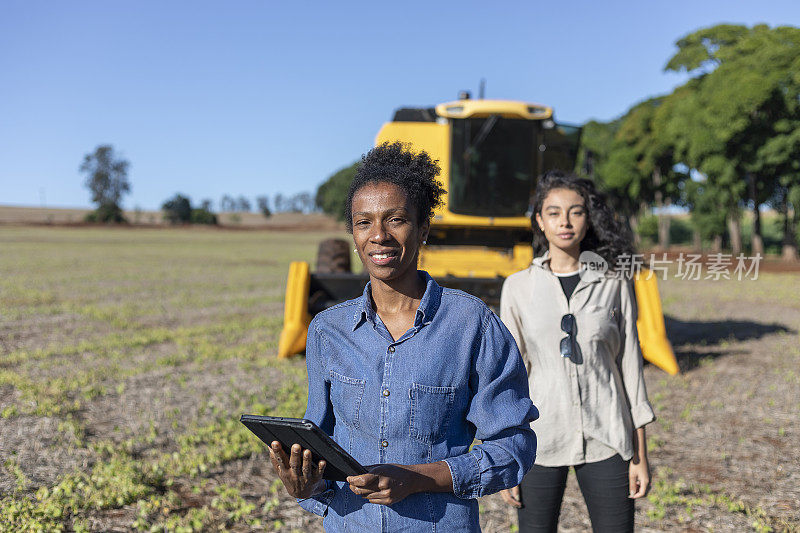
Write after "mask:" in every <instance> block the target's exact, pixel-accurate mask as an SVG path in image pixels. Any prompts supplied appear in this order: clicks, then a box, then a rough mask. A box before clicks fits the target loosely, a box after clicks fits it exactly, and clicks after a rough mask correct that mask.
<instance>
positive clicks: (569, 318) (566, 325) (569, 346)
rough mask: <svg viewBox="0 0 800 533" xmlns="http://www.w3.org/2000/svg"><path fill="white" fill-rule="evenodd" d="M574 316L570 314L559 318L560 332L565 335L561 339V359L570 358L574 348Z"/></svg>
mask: <svg viewBox="0 0 800 533" xmlns="http://www.w3.org/2000/svg"><path fill="white" fill-rule="evenodd" d="M575 329H576V328H575V316H574V315H572V314H571V313H567V314H566V315H564V316H562V317H561V331H563V332H564V333H566V334H567V336H566V337H564V338H563V339H561V346H560V347H561V357H569V358H570V359H571V358H572V354H573V352H574V347H575Z"/></svg>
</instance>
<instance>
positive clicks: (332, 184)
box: [276, 162, 360, 220]
mask: <svg viewBox="0 0 800 533" xmlns="http://www.w3.org/2000/svg"><path fill="white" fill-rule="evenodd" d="M359 164H360V163H358V162H356V163H353V164H352V165H350V166H348V167H345V168H343V169H340V170H338V171H337V172H336V173H334V174H333V175H332V176H331V177H329V178H328V179H327V180H325V182H324V183H323V184H322V185H320V186H319V188H318V189H317V195H316V203H317V206H319V208H320V209H322V212H323V213H326V214H328V215H331V216H333V217H336V218H337V219H338V220H342V219H343V218H344V204H345V202H346V201H347V190H348V189H349V188H350V183H351V182H352V181H353V178H354V177H355V175H356V170H358V165H359ZM276 209H277V206H276Z"/></svg>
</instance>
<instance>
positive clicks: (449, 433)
mask: <svg viewBox="0 0 800 533" xmlns="http://www.w3.org/2000/svg"><path fill="white" fill-rule="evenodd" d="M419 274H420V276H421V277H422V278H423V279H424V280H425V282H426V289H425V294H424V296H423V297H422V301H421V302H420V305H419V308H418V309H417V312H416V316H415V320H414V325H413V327H411V328H410V329H409V330H408V331H406V332H405V334H403V336H402V337H400V338H399V339H397V340H396V341H395V340H394V339H393V338H392V336H391V335H390V334H389V331H388V330H387V329H386V326H385V325H384V324H383V323H382V322H381V320H380V317H379V316H378V315H377V313H376V312H375V311H374V310H373V308H372V303H371V301H372V298H371V293H370V284H367V286H366V287H365V289H364V293H363V295H362V296H361V297H360V298H357V299H355V300H350V301H347V302H344V303H341V304H339V305H336V306H334V307H331V308H330V309H327V310H326V311H323V312H322V313H320V314H318V315H317V316H316V317H315V318H314V320H313V321H312V322H311V325H310V326H309V332H308V341H307V346H306V360H307V366H308V405H307V409H306V414H305V417H306V418H308V419H309V420H313V421H314V422H315V423H316V424H317V425H319V426H320V427H321V428H322V429H323V430H324V431H325V432H326V433H328V434H329V435H332V436H333V438H334V440H336V442H338V443H339V444H340V445H341V446H342V447H343V448H344V449H345V450H347V451H348V452H349V453H350V454H351V455H352V456H353V457H354V458H355V459H356V460H358V461H359V462H360V463H361V464H363V465H365V466H368V465H374V464H384V463H395V464H420V463H431V462H435V461H445V462H446V463H447V466H448V467H449V469H450V473H451V475H452V478H453V492H452V493H432V492H421V493H416V494H412V495H410V496H408V497H407V498H405V499H403V500H401V501H400V502H397V503H394V504H392V505H388V506H387V505H378V504H371V503H368V502H367V501H366V500H365V499H364V498H362V497H361V496H357V495H355V494H353V493H352V492H351V491H350V489H349V486H348V485H347V484H346V483H344V482H331V481H328V482H327V485H326V490H324V491H323V492H321V493H319V494H317V495H315V496H313V497H311V498H308V499H305V500H300V502H299V503H300V505H301V506H302V507H303V508H304V509H306V510H308V511H311V512H313V513H316V514H318V515H321V516H324V519H323V525H324V527H325V530H326V531H328V532H339V531H353V532H361V531H382V532H383V531H401V530H402V531H431V532H433V531H480V525H479V521H478V518H479V516H478V503H477V500H476V498H478V497H480V496H484V495H487V494H492V493H494V492H497V491H499V490H501V489H504V488H508V487H512V486H515V485H517V484H519V483H520V481H521V480H522V477H523V475H524V474H525V473H526V472H527V471H528V469H529V468H530V467H531V466H532V465H533V462H534V460H535V457H536V436H535V435H534V433H533V430H531V428H530V422H531V421H533V420H535V419H536V418H537V417H538V416H539V413H538V411H537V410H536V407H534V406H533V403H532V402H531V400H530V398H529V395H528V381H527V374H526V372H525V367H524V365H523V362H522V358H521V356H520V354H519V351H518V350H517V345H516V343H515V342H514V338H513V337H512V336H511V334H510V333H509V331H508V329H506V327H505V326H504V325H503V324H502V322H500V320H499V318H498V317H497V316H496V315H495V314H494V313H492V311H491V310H489V308H488V307H486V305H484V303H483V302H482V301H480V300H479V299H478V298H475V297H474V296H471V295H469V294H466V293H464V292H461V291H457V290H452V289H447V288H442V287H440V286H439V285H438V284H437V283H436V282H435V281H434V280H433V278H431V277H430V276H429V275H428V274H427V272H423V271H420V272H419ZM476 438H477V439H479V440H481V441H482V442H481V443H480V444H477V445H475V446H472V447H471V448H470V446H471V445H472V443H473V440H474V439H476Z"/></svg>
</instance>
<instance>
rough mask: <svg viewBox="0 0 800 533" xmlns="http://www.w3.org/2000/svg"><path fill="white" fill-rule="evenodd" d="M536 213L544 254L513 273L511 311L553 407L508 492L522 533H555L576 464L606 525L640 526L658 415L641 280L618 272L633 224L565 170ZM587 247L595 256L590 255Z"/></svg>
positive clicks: (538, 387)
mask: <svg viewBox="0 0 800 533" xmlns="http://www.w3.org/2000/svg"><path fill="white" fill-rule="evenodd" d="M531 222H532V228H533V232H534V248H535V256H536V258H535V259H534V261H533V263H532V265H531V266H530V267H529V268H527V269H526V270H523V271H521V272H517V273H515V274H513V275H511V276H509V277H508V278H507V279H506V281H505V283H504V285H503V290H502V296H501V303H500V316H501V318H502V320H503V322H504V323H505V324H506V326H508V328H509V330H510V331H511V333H512V334H513V335H514V338H515V339H516V341H517V345H518V346H519V349H520V352H521V353H522V358H523V360H524V361H525V366H526V368H527V370H528V376H529V377H528V382H529V386H530V392H531V398H532V399H533V401H534V403H535V404H536V405H537V406H538V408H539V410H540V412H541V417H540V418H539V419H538V420H537V421H535V422H533V423H532V427H533V429H534V431H535V432H536V435H537V437H538V451H537V456H536V462H535V464H534V466H533V468H532V469H531V470H530V472H528V474H526V476H525V478H524V479H523V481H522V483H521V484H520V486H519V487H514V488H512V489H508V490H506V491H503V498H504V499H505V500H506V501H507V502H508V503H509V504H511V505H513V506H515V507H517V508H518V517H519V530H520V532H522V533H525V532H530V531H553V532H555V531H556V529H557V525H558V519H559V515H560V509H561V502H562V498H563V495H564V488H565V486H566V480H567V473H568V471H569V469H570V467H572V468H573V469H574V471H575V473H576V476H577V479H578V484H579V486H580V489H581V492H582V493H583V496H584V500H585V501H586V505H587V508H588V510H589V517H590V519H591V522H592V527H593V529H594V531H600V532H614V533H620V532H624V531H632V530H633V524H634V520H633V519H634V500H635V499H636V498H641V497H642V496H644V495H645V494H646V493H647V491H648V488H649V486H650V469H649V466H648V461H647V442H646V436H645V428H644V426H645V425H646V424H648V423H650V422H652V421H653V420H654V419H655V416H654V414H653V409H652V407H651V406H650V403H649V401H648V399H647V391H646V388H645V381H644V376H643V373H642V354H641V350H640V348H639V340H638V335H637V331H636V317H637V310H636V298H635V295H634V291H633V283H632V281H631V279H630V276H618V275H614V273H615V267H616V266H618V262H619V263H620V264H621V263H623V262H622V261H619V260H620V258H622V257H624V256H626V255H627V256H628V257H630V254H631V251H632V245H631V239H630V236H629V232H628V231H626V229H625V227H624V226H623V225H622V224H621V223H620V222H619V221H618V220H617V219H616V217H615V216H614V213H613V212H612V211H611V209H610V208H609V207H608V203H607V202H606V200H605V198H604V196H603V195H602V194H601V193H600V192H599V191H598V190H597V189H596V188H595V185H594V183H593V182H592V181H590V180H587V179H581V178H578V177H576V176H574V175H571V174H566V173H563V172H559V171H551V172H549V173H547V174H545V175H544V176H543V177H542V178H541V179H540V181H539V184H538V187H537V190H536V194H535V196H534V201H533V215H532V217H531ZM589 252H591V253H589ZM582 253H583V254H586V255H584V256H583V259H584V260H585V259H586V257H587V255H588V256H589V257H590V258H591V259H592V260H591V261H584V263H583V264H582V262H581V259H582V257H581V256H582ZM597 256H600V257H597ZM600 258H602V260H601V259H600ZM589 264H590V265H591V266H592V267H593V268H588V267H587V265H589ZM598 265H605V266H607V267H608V269H607V271H603V269H598V268H597V266H598Z"/></svg>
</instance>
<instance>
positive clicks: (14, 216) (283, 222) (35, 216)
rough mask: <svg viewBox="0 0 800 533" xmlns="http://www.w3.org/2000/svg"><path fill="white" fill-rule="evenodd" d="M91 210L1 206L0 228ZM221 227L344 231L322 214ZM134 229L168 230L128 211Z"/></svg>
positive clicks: (235, 217) (231, 218) (232, 220)
mask: <svg viewBox="0 0 800 533" xmlns="http://www.w3.org/2000/svg"><path fill="white" fill-rule="evenodd" d="M90 211H91V210H90V209H68V208H55V207H53V208H48V207H19V206H9V205H0V224H36V225H38V224H52V225H70V224H83V221H84V219H85V218H86V215H87V214H88V213H89V212H90ZM217 216H218V219H219V223H220V224H221V225H223V226H230V227H234V228H264V229H303V228H305V229H324V230H336V229H340V224H338V223H337V222H335V221H334V220H332V219H331V218H330V217H328V216H326V215H323V214H321V213H311V214H302V213H276V214H275V215H273V216H271V217H269V218H264V216H263V215H262V214H261V213H219V214H218V215H217ZM125 218H126V219H127V220H128V222H129V223H130V224H132V225H134V226H136V225H142V226H167V225H168V224H167V223H166V222H165V221H164V216H163V213H162V212H161V211H125Z"/></svg>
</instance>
